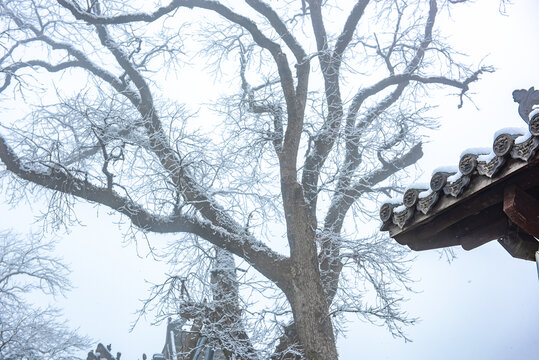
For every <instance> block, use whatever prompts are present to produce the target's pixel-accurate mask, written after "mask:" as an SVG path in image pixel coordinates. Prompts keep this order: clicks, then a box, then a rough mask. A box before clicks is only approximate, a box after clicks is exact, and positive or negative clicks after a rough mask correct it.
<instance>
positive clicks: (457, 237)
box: [395, 204, 508, 251]
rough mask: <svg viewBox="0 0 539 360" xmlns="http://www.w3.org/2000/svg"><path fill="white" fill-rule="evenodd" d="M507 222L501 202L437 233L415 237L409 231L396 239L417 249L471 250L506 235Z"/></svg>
mask: <svg viewBox="0 0 539 360" xmlns="http://www.w3.org/2000/svg"><path fill="white" fill-rule="evenodd" d="M507 224H508V221H507V217H506V216H505V214H504V212H503V210H502V206H501V204H496V205H494V206H490V207H488V208H486V209H483V210H482V211H480V212H479V213H477V214H475V215H471V216H469V217H467V218H465V219H463V220H461V221H459V222H456V223H455V224H453V225H451V226H449V227H447V228H445V229H443V230H442V231H440V232H438V233H437V234H435V235H432V236H427V237H423V238H418V237H414V236H413V235H414V234H413V233H408V234H402V235H398V236H396V237H395V240H397V241H398V242H399V243H401V244H405V245H408V246H409V247H410V248H411V249H412V250H416V251H420V250H429V249H438V248H443V247H448V246H456V245H461V246H462V247H463V248H464V249H465V250H471V249H475V248H476V247H478V246H481V245H483V244H486V243H488V242H490V241H492V240H496V239H499V238H500V237H502V236H504V234H505V232H506V228H507Z"/></svg>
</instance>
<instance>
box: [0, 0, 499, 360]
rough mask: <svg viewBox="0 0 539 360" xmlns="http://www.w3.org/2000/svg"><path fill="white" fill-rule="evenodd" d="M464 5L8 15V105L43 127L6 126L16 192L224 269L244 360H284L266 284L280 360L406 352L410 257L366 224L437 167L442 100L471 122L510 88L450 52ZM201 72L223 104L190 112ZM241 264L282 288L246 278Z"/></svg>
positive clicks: (2, 41) (68, 6) (21, 3)
mask: <svg viewBox="0 0 539 360" xmlns="http://www.w3.org/2000/svg"><path fill="white" fill-rule="evenodd" d="M463 2H465V1H445V0H408V1H402V0H388V1H376V0H371V1H369V0H358V1H352V0H350V1H332V0H326V1H322V0H303V1H297V0H296V1H291V0H282V1H272V2H269V1H268V2H264V1H262V0H245V1H211V0H172V1H169V2H166V1H158V0H155V1H130V2H129V3H127V2H124V1H117V0H57V1H51V0H16V1H14V0H2V1H0V14H1V18H2V22H1V26H2V28H1V32H0V45H1V46H2V53H1V54H0V55H1V56H0V72H1V73H2V76H3V78H2V83H0V92H1V94H2V99H3V101H5V103H6V104H7V102H8V101H12V100H13V99H15V100H16V101H17V102H18V104H19V109H23V108H24V109H26V110H27V114H26V115H25V116H24V117H23V118H21V119H17V120H16V121H14V120H13V119H2V124H3V125H2V128H1V129H0V133H1V137H0V159H1V161H2V162H3V164H4V166H5V168H6V169H7V173H9V174H11V175H10V176H9V177H8V180H10V184H12V185H14V187H11V188H9V189H11V190H10V191H13V192H14V191H18V190H19V189H20V186H25V185H32V189H36V188H37V189H46V191H45V192H44V193H45V195H46V196H48V197H49V199H50V204H51V207H50V211H51V213H50V214H51V218H50V219H52V220H57V221H63V220H64V219H65V218H66V217H69V216H71V215H72V214H71V211H72V209H73V208H72V204H73V201H74V200H75V199H82V200H86V201H89V202H93V203H98V204H101V205H103V206H105V207H108V208H110V209H113V210H115V211H117V212H119V213H121V214H122V215H123V216H125V217H126V218H127V219H129V221H130V222H131V223H132V225H133V226H134V227H135V228H138V229H140V230H141V231H142V232H143V233H145V234H146V233H175V234H183V236H180V237H178V238H177V241H176V245H177V248H176V250H175V251H176V252H175V253H174V254H176V255H177V256H176V260H177V263H178V264H182V261H184V263H189V259H186V258H185V257H184V256H185V252H182V251H180V250H182V249H183V250H185V251H192V252H193V251H195V252H197V253H198V254H199V255H200V253H203V255H204V259H210V260H211V259H213V260H212V261H216V262H217V263H218V262H219V261H221V262H223V261H224V264H228V266H229V268H226V267H225V268H223V267H222V266H219V265H218V266H217V269H221V270H219V271H217V270H215V271H214V272H213V273H212V275H208V276H207V277H206V278H205V279H206V280H207V279H210V278H211V279H212V280H210V281H209V284H210V285H211V284H212V283H213V284H215V282H221V283H222V284H224V286H222V287H221V288H222V289H227V288H228V290H227V291H228V292H229V294H228V295H227V297H228V299H229V302H228V304H229V305H223V306H222V307H221V308H220V309H221V310H219V308H218V306H217V311H218V312H219V311H224V312H227V310H226V308H227V307H228V308H229V310H228V313H229V314H228V317H227V316H225V318H226V319H227V320H226V321H225V324H224V325H225V327H226V325H227V324H231V323H234V324H240V323H241V325H238V326H237V331H236V332H235V333H234V334H235V335H234V334H232V335H231V334H228V335H230V336H232V337H233V338H234V337H236V338H237V339H236V340H237V341H238V344H240V345H238V346H239V348H243V349H244V351H239V353H241V354H240V355H241V357H242V358H253V357H256V356H258V355H256V352H257V351H258V352H259V354H260V356H269V355H268V353H265V352H264V351H263V350H261V349H262V347H260V346H259V345H257V344H258V340H257V339H260V338H261V336H259V337H258V338H256V337H255V339H253V338H252V339H249V336H251V337H253V336H254V335H253V334H254V330H253V329H256V327H257V326H258V325H254V326H251V327H248V328H251V330H250V331H245V327H244V323H242V321H247V323H248V320H247V317H248V315H249V314H250V315H253V312H249V311H246V310H245V309H246V308H247V307H246V306H242V304H241V301H242V300H241V297H242V291H241V289H242V286H244V285H246V284H248V283H250V284H251V285H252V284H254V283H256V284H258V282H259V281H264V282H265V285H264V286H265V287H266V288H264V289H265V290H268V291H269V290H271V291H275V290H276V291H277V292H278V294H280V295H281V297H282V298H284V299H286V301H285V302H282V301H280V300H279V299H280V298H279V296H278V295H275V296H276V298H275V300H272V301H269V304H268V305H267V307H268V309H269V310H264V311H261V312H259V314H263V316H261V318H260V319H262V320H264V321H270V320H271V321H273V323H274V324H276V325H277V328H274V329H275V333H276V334H277V335H279V336H280V338H279V340H278V341H277V340H276V341H273V342H270V345H272V346H273V351H274V353H273V355H272V356H273V357H274V358H299V357H306V358H309V359H320V360H321V359H337V358H338V355H337V348H336V344H335V332H336V329H337V328H336V326H337V325H338V322H336V321H334V320H333V319H335V316H338V315H340V314H343V313H346V312H354V313H357V314H359V315H360V316H364V317H365V318H367V319H368V320H371V321H374V322H378V321H381V322H382V323H384V324H386V325H387V327H388V328H389V330H390V331H391V332H392V333H393V334H395V335H397V336H404V334H403V332H402V325H405V324H408V323H410V322H411V321H412V320H411V319H409V318H407V317H406V315H405V314H403V313H402V312H401V310H400V307H399V304H400V299H401V296H400V295H399V294H398V293H396V292H395V289H396V288H395V286H397V287H398V286H399V285H398V284H400V285H401V286H402V285H403V286H405V287H406V283H407V277H406V268H405V266H404V263H403V262H404V261H405V260H406V254H405V252H404V251H403V250H401V249H399V248H398V247H395V246H393V245H392V243H391V242H389V241H387V239H383V238H380V237H379V236H378V235H372V236H369V235H368V234H366V235H365V232H363V233H362V231H363V230H364V225H363V224H365V223H366V222H367V221H368V220H369V219H370V217H371V215H372V211H373V210H374V209H375V206H374V205H373V201H372V200H375V199H376V198H377V197H378V196H381V195H382V196H387V195H389V194H391V192H392V191H397V190H398V188H396V187H395V186H394V182H392V181H391V180H392V179H394V178H395V177H396V176H398V175H399V172H400V171H401V170H402V169H404V168H405V167H407V166H410V165H412V164H414V163H415V162H416V161H417V160H418V159H419V158H420V157H421V156H422V151H421V137H420V133H419V130H420V129H422V128H425V127H432V126H435V122H433V121H432V120H431V119H430V118H429V106H431V105H434V104H430V102H429V94H430V92H431V91H438V90H437V89H439V88H448V89H449V91H456V94H457V96H458V97H460V100H457V101H456V103H457V102H458V104H459V106H461V105H462V101H463V98H464V97H465V96H466V92H467V91H468V90H469V86H470V84H471V83H472V82H474V81H476V80H477V79H478V77H479V76H480V75H481V74H482V73H483V72H486V71H491V70H490V68H488V67H477V68H471V67H468V66H466V65H465V64H462V63H461V62H459V59H460V58H459V55H458V53H456V52H455V51H453V50H452V48H451V47H450V46H449V45H447V44H445V43H444V41H443V39H444V38H443V36H441V34H440V33H441V30H442V29H440V28H439V27H438V26H437V22H436V20H437V18H438V17H439V16H443V13H444V12H446V13H448V11H449V9H450V7H451V6H461V5H458V4H456V3H463ZM184 68H189V69H190V71H201V70H206V71H207V72H215V74H214V76H215V82H216V83H218V84H221V85H215V86H217V87H218V88H219V89H220V91H221V94H222V97H221V98H220V99H215V98H214V99H204V101H202V100H201V101H200V102H197V103H196V104H195V106H194V107H193V104H189V103H187V104H184V103H183V102H182V99H181V98H180V99H178V98H177V96H175V94H172V93H170V91H171V90H170V87H167V86H168V85H169V83H170V82H171V81H172V80H171V79H172V78H173V75H174V72H175V71H176V70H177V71H180V73H181V71H182V69H184ZM180 84H181V86H184V87H187V88H188V89H189V88H194V87H195V85H196V84H194V83H188V82H184V83H180ZM207 86H208V88H209V87H213V86H214V85H213V84H211V83H209V84H208V85H207ZM451 89H452V90H451ZM193 91H194V90H193ZM208 92H210V91H209V90H208ZM199 94H201V96H202V95H203V93H199ZM210 102H211V103H210ZM23 104H24V105H23ZM201 104H203V105H204V104H206V105H207V106H202V105H201ZM208 104H209V105H208ZM207 109H210V110H211V111H208V110H207ZM283 234H284V238H285V239H286V241H285V244H284V246H280V245H279V242H280V239H281V235H283ZM212 246H215V247H216V248H215V249H222V250H225V252H224V253H223V252H222V250H215V249H212ZM226 254H233V255H235V256H236V257H237V259H238V260H241V261H243V262H244V263H245V264H246V266H247V267H248V269H247V270H248V272H252V271H255V272H256V274H259V275H260V276H259V277H260V278H262V280H261V279H260V278H257V280H256V281H254V280H253V281H251V282H250V281H247V280H245V279H244V278H243V277H241V279H239V278H237V275H236V270H235V269H234V270H233V269H230V266H232V267H234V268H235V267H236V265H235V263H234V258H232V257H230V255H226ZM201 256H202V255H201ZM210 260H208V261H210ZM200 262H201V263H204V261H202V260H200ZM191 265H193V263H191ZM199 265H200V264H199ZM205 266H206V267H205V268H206V269H211V268H212V266H210V264H209V263H206V265H205ZM191 268H192V267H190V268H189V269H191ZM213 268H214V269H216V267H215V265H213ZM199 270H200V269H199ZM216 271H217V272H216ZM188 273H189V272H188ZM227 273H228V275H226V274H227ZM200 278H203V276H200ZM224 278H227V279H228V280H227V281H228V283H227V281H224V280H223V279H224ZM255 278H256V275H255ZM171 279H180V278H179V277H175V278H174V277H171ZM242 279H244V280H245V281H243V280H242ZM199 280H201V279H199ZM202 280H203V279H202ZM174 284H176V285H175V286H176V287H175V289H176V290H178V291H180V292H181V293H182V294H183V292H184V290H186V289H188V288H186V287H185V284H184V281H183V280H182V281H176V282H174ZM178 284H181V286H180V285H178ZM268 284H269V285H268ZM396 284H397V285H396ZM193 286H194V285H193ZM268 286H269V288H267V287H268ZM172 288H174V287H172ZM210 288H211V286H210ZM161 289H162V288H161ZM212 289H213V295H212V296H213V299H214V300H215V301H219V299H220V298H223V297H224V295H223V293H222V289H221V290H219V289H216V288H215V286H213V288H212ZM238 289H239V290H238ZM265 290H260V292H259V293H264V291H265ZM201 293H202V292H201ZM173 298H174V297H173ZM175 299H176V300H177V301H178V302H184V301H185V302H189V304H191V305H192V304H193V302H192V301H191V300H186V297H185V296H177V297H175ZM199 300H200V302H198V304H199V305H200V304H202V303H203V299H202V298H201V299H199ZM271 302H274V303H275V304H274V307H272V306H273V305H272V304H271ZM241 308H243V309H244V311H243V313H242V311H241V310H240V309H241ZM223 309H224V310H223ZM214 310H215V308H214ZM178 313H181V311H180V310H178ZM267 314H272V315H271V316H268V315H267ZM242 319H243V320H242ZM268 319H269V320H268ZM287 319H288V320H287ZM337 319H338V318H337ZM240 320H241V321H240ZM238 321H239V322H238ZM288 321H290V322H288ZM213 323H215V321H214V322H213ZM218 327H219V326H214V330H215V329H217V328H218ZM221 327H223V326H221ZM217 337H218V336H217ZM227 341H228V340H227ZM262 342H263V341H262ZM253 344H254V347H253ZM230 349H232V350H231V352H229V355H230V354H231V353H233V352H234V347H231V348H230ZM264 354H265V355H264ZM240 355H238V356H240ZM230 356H232V355H230Z"/></svg>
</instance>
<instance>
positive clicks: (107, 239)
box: [0, 0, 539, 360]
mask: <svg viewBox="0 0 539 360" xmlns="http://www.w3.org/2000/svg"><path fill="white" fill-rule="evenodd" d="M538 15H539V1H537V0H519V1H514V4H513V5H510V6H509V7H508V8H507V16H502V15H500V14H499V12H498V7H497V1H486V0H484V1H480V2H479V1H478V2H477V4H473V5H471V6H466V7H461V8H460V10H459V11H455V12H454V22H451V21H449V22H448V24H447V27H449V28H450V29H451V33H452V34H453V36H454V41H453V43H455V44H457V45H458V46H457V47H458V48H459V50H462V51H463V52H465V53H468V54H469V55H470V57H471V58H472V59H480V58H482V57H483V56H485V55H488V56H487V57H486V59H485V60H484V63H485V64H490V65H494V66H495V67H496V68H497V72H496V73H494V74H490V75H486V76H484V77H483V79H482V80H481V81H480V83H479V84H474V85H473V87H472V90H473V92H475V93H476V95H474V97H473V99H474V101H475V103H476V105H477V107H478V109H476V108H475V107H474V106H473V105H472V104H471V103H470V102H467V103H465V107H464V108H463V109H461V110H457V109H456V105H457V102H458V100H457V99H456V98H454V97H451V98H446V99H440V100H439V101H440V102H441V103H442V105H441V106H440V107H439V109H438V112H437V114H438V115H439V117H440V121H441V124H442V126H441V128H440V129H439V130H437V131H435V132H433V133H432V136H431V138H430V143H428V144H427V145H426V146H425V147H424V151H425V156H424V158H423V159H422V160H421V162H420V163H419V167H420V168H421V169H423V170H424V171H425V173H427V174H430V172H431V170H432V169H434V168H435V167H437V166H440V165H456V164H457V163H458V155H459V154H460V153H461V151H462V150H464V149H466V148H468V147H477V146H490V145H491V142H492V135H493V133H494V132H495V131H496V130H498V129H499V128H502V127H508V126H523V125H524V124H523V122H522V120H520V118H519V116H518V114H517V105H516V104H514V103H513V101H512V97H511V92H512V91H513V90H514V89H517V88H528V87H530V86H533V85H535V86H536V87H539V71H538V59H539V41H538V40H539V38H538V30H537V17H538ZM38 210H42V208H41V207H40V206H39V205H35V206H33V207H30V206H29V205H28V204H20V205H19V206H18V207H16V208H15V209H11V208H10V207H8V206H7V205H5V204H0V219H2V220H1V223H0V227H1V228H3V229H4V228H8V227H11V226H13V227H14V228H16V229H17V230H19V231H21V232H23V233H26V232H28V229H29V228H32V227H36V226H39V225H35V224H34V225H33V224H32V223H33V221H34V216H35V215H36V214H37V211H38ZM77 212H78V213H79V214H80V215H81V216H80V219H81V222H82V224H84V226H74V227H72V228H71V229H70V233H68V234H58V236H59V237H60V238H61V241H60V244H59V247H58V252H59V254H62V256H63V257H64V259H65V261H66V262H67V263H68V264H70V266H71V269H72V270H73V273H72V275H71V280H72V282H73V284H74V285H75V287H76V288H75V289H74V290H73V291H72V292H71V293H70V294H68V297H67V298H66V299H58V300H57V302H58V304H59V305H60V306H62V307H64V309H65V315H66V318H68V319H69V321H70V322H71V323H72V324H73V326H75V327H79V328H80V330H81V332H83V333H86V334H88V335H89V336H91V337H93V338H94V339H96V341H101V342H104V343H106V344H108V343H112V345H113V351H121V352H122V353H123V354H124V355H123V357H122V358H123V359H126V360H135V359H139V358H141V354H142V352H146V353H148V354H152V353H155V352H159V351H160V350H161V348H162V346H163V343H164V335H165V325H161V326H159V327H149V326H148V325H147V324H141V326H140V327H137V328H136V329H135V331H134V332H133V333H128V329H129V326H130V323H131V322H132V321H133V320H134V319H135V316H134V315H133V313H134V312H135V311H136V310H137V308H138V307H139V305H140V304H139V303H138V299H140V298H142V297H144V295H145V293H146V289H147V284H146V283H145V279H148V280H151V279H158V278H160V277H161V276H162V275H163V273H164V272H165V271H166V269H167V267H166V265H164V264H161V263H157V262H155V261H153V260H152V259H148V258H145V257H142V258H141V257H138V256H137V250H136V247H135V246H134V244H123V243H122V239H123V231H122V229H121V228H119V227H118V225H116V224H115V222H116V220H117V217H115V216H112V215H108V212H107V211H106V210H105V209H100V210H99V211H98V210H97V208H95V207H93V206H91V205H88V204H81V205H77ZM96 214H98V216H96ZM124 230H125V229H124ZM146 253H147V251H146V249H142V250H141V252H140V254H142V255H145V254H146ZM457 255H458V258H457V259H456V260H455V261H454V262H452V263H451V264H448V263H447V262H445V261H444V260H443V259H439V254H438V253H437V252H434V251H430V252H424V253H418V254H417V260H416V261H415V263H414V264H413V266H412V276H413V277H414V278H415V279H417V280H418V282H417V284H416V285H415V288H416V290H418V291H420V292H419V293H416V294H413V293H412V294H407V296H408V297H409V302H408V304H407V310H408V311H409V312H410V313H411V314H412V315H415V316H419V317H420V318H421V319H422V320H421V322H420V323H419V324H417V325H415V326H413V327H410V328H409V329H408V335H409V337H411V338H412V340H413V342H412V343H404V342H403V341H402V340H400V339H393V338H392V337H391V336H390V335H389V334H388V332H387V331H386V330H385V329H384V328H378V327H374V326H372V325H370V324H367V323H363V322H361V321H359V320H357V319H354V318H352V320H353V322H351V323H350V324H349V326H348V329H349V332H348V334H347V337H346V338H344V339H340V340H339V351H340V354H341V358H342V359H356V358H362V359H438V360H442V359H455V358H461V359H472V358H473V359H539V311H538V309H539V281H538V278H537V272H536V270H535V264H534V263H532V262H525V261H522V260H517V259H513V258H512V257H511V256H510V255H509V254H507V253H506V252H505V250H503V248H502V247H501V246H500V245H498V244H497V242H491V243H489V244H487V245H485V246H483V247H481V248H478V249H475V250H473V251H471V252H465V251H463V250H457Z"/></svg>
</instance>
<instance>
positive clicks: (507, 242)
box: [498, 225, 539, 261]
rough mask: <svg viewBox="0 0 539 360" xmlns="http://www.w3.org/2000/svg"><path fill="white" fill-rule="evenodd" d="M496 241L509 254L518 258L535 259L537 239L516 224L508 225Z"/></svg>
mask: <svg viewBox="0 0 539 360" xmlns="http://www.w3.org/2000/svg"><path fill="white" fill-rule="evenodd" d="M498 242H499V243H500V244H501V245H502V246H503V247H504V248H505V250H507V252H508V253H509V254H511V256H513V257H515V258H518V259H523V260H530V261H535V253H536V252H537V251H539V241H537V239H535V238H534V237H533V236H531V235H530V234H528V233H526V232H524V231H522V230H521V229H519V228H518V227H517V226H516V225H513V226H511V227H509V228H508V231H507V233H506V234H505V235H504V236H503V237H502V238H501V239H499V240H498Z"/></svg>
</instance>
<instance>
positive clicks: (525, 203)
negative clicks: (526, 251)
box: [503, 185, 539, 237]
mask: <svg viewBox="0 0 539 360" xmlns="http://www.w3.org/2000/svg"><path fill="white" fill-rule="evenodd" d="M503 211H504V212H505V213H506V214H507V216H508V217H509V219H511V221H512V222H513V223H515V224H516V225H517V226H518V227H519V228H521V229H522V230H524V231H526V232H527V233H528V234H530V235H533V236H535V237H539V201H538V200H537V199H536V198H535V197H533V196H531V195H530V194H528V193H527V192H526V191H524V190H522V189H521V188H520V187H518V186H516V185H511V186H508V187H507V188H505V191H504V198H503Z"/></svg>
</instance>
